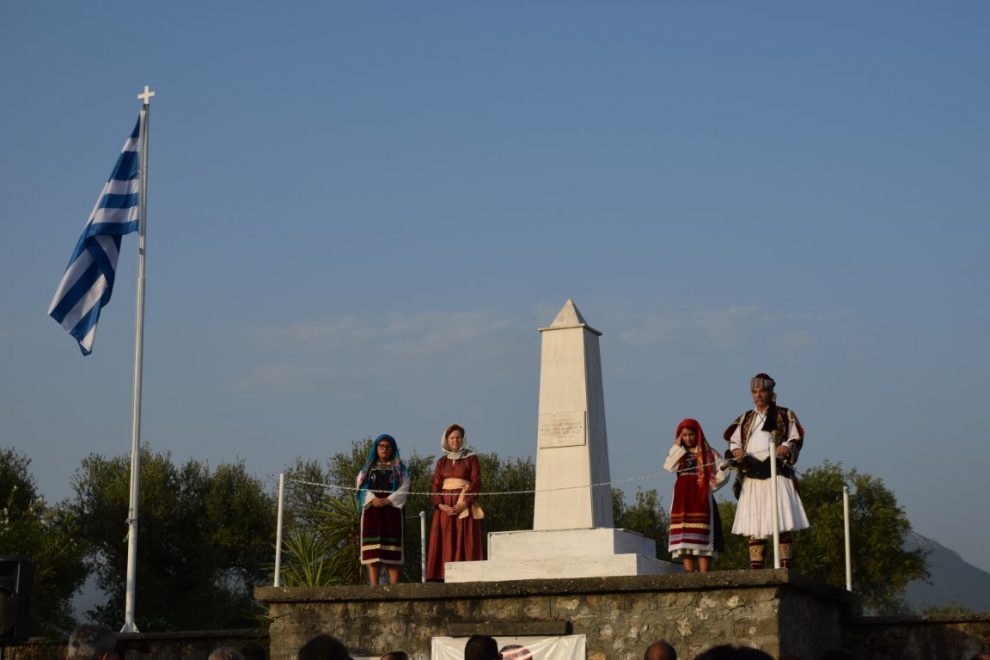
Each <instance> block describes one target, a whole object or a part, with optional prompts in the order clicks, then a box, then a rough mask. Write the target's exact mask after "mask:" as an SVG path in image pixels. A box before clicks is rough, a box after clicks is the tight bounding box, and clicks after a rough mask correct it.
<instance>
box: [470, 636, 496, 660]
mask: <svg viewBox="0 0 990 660" xmlns="http://www.w3.org/2000/svg"><path fill="white" fill-rule="evenodd" d="M499 657H501V654H499V652H498V642H496V641H495V639H494V638H492V637H489V636H488V635H471V637H470V638H468V641H467V644H465V645H464V660H498V659H499Z"/></svg>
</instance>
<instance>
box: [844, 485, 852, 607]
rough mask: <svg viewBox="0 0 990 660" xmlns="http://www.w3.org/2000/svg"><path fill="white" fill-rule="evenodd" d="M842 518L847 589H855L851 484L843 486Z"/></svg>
mask: <svg viewBox="0 0 990 660" xmlns="http://www.w3.org/2000/svg"><path fill="white" fill-rule="evenodd" d="M842 519H843V523H844V526H845V532H846V591H852V589H853V573H852V551H851V550H850V543H849V486H846V485H845V484H843V486H842Z"/></svg>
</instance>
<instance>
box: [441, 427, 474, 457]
mask: <svg viewBox="0 0 990 660" xmlns="http://www.w3.org/2000/svg"><path fill="white" fill-rule="evenodd" d="M451 426H453V425H451ZM447 429H450V426H448V427H447ZM447 429H445V430H444V433H443V437H442V438H440V449H441V450H442V451H443V453H444V454H445V455H446V456H447V458H449V459H450V460H452V461H457V460H460V459H462V458H467V457H468V456H474V452H473V451H471V450H470V449H468V447H467V434H466V433H465V435H464V444H463V445H462V446H461V448H460V449H458V450H457V451H454V450H453V449H451V448H450V445H449V444H447V436H448V435H450V433H453V431H449V432H448V430H447Z"/></svg>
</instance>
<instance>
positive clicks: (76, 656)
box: [65, 623, 117, 660]
mask: <svg viewBox="0 0 990 660" xmlns="http://www.w3.org/2000/svg"><path fill="white" fill-rule="evenodd" d="M116 655H117V636H116V635H114V634H113V631H112V630H110V629H109V628H107V627H106V626H97V625H93V624H89V623H87V624H84V625H81V626H79V627H78V628H76V629H75V630H73V631H72V634H71V635H70V636H69V648H68V650H67V651H66V654H65V657H66V658H67V660H110V659H111V658H113V657H114V656H116Z"/></svg>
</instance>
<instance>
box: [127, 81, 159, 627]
mask: <svg viewBox="0 0 990 660" xmlns="http://www.w3.org/2000/svg"><path fill="white" fill-rule="evenodd" d="M151 96H152V94H150V93H149V90H148V88H147V87H145V95H144V104H143V105H142V106H141V129H140V131H141V183H140V186H141V192H140V209H141V210H140V215H141V217H140V218H138V270H137V301H136V304H135V312H134V316H135V320H134V392H133V396H132V399H131V401H132V406H131V492H130V502H129V504H128V509H127V582H126V590H125V595H124V627H123V628H121V629H120V632H125V633H136V632H138V629H137V625H136V624H135V623H134V604H135V600H136V599H137V597H136V593H135V592H136V590H137V540H138V494H139V493H140V478H141V382H142V378H143V366H144V266H145V263H144V262H145V256H146V239H147V234H148V124H149V121H148V118H149V114H150V109H151V106H150V104H149V102H150V100H151ZM138 98H142V97H140V96H139V97H138Z"/></svg>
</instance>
